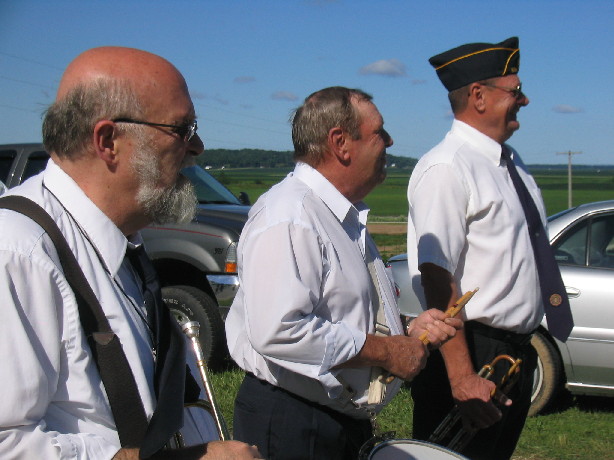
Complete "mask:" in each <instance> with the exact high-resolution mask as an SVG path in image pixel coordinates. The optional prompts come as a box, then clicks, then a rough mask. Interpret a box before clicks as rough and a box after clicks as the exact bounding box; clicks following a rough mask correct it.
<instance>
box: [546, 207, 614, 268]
mask: <svg viewBox="0 0 614 460" xmlns="http://www.w3.org/2000/svg"><path fill="white" fill-rule="evenodd" d="M553 249H554V256H555V258H556V260H557V262H558V263H559V264H561V265H578V266H589V267H598V268H614V214H607V215H602V216H596V217H592V218H590V219H585V220H583V221H581V222H579V223H578V224H576V225H574V226H573V227H572V228H571V229H569V230H567V231H566V232H565V234H564V235H563V236H562V237H561V238H559V239H558V241H557V242H556V243H555V244H554V245H553Z"/></svg>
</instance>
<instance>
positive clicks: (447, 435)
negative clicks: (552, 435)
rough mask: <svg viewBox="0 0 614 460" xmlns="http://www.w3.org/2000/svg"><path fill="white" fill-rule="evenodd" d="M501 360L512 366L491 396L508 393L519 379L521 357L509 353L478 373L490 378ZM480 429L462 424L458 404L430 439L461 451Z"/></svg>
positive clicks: (498, 357) (494, 360)
mask: <svg viewBox="0 0 614 460" xmlns="http://www.w3.org/2000/svg"><path fill="white" fill-rule="evenodd" d="M500 361H507V362H508V363H509V364H510V367H509V369H508V371H507V372H506V373H505V375H504V376H503V377H502V378H501V381H500V382H499V383H498V384H497V386H496V387H495V388H493V390H492V391H491V393H490V397H491V398H492V397H493V396H494V395H495V394H496V393H499V392H501V393H503V394H507V393H508V392H509V390H510V389H511V388H512V387H513V386H514V384H515V383H516V381H517V380H518V379H517V377H518V372H520V363H521V362H522V360H521V359H514V358H512V357H511V356H509V355H499V356H497V357H496V358H494V359H493V360H492V361H491V362H490V363H488V364H485V365H484V366H483V367H482V369H480V372H478V375H479V376H480V377H483V378H485V379H490V377H492V375H493V373H494V372H495V366H496V365H497V363H498V362H500ZM454 430H456V431H454ZM478 431H479V429H478V428H474V429H466V428H465V427H463V426H462V423H461V414H460V409H459V408H458V406H454V407H453V408H452V410H451V411H450V412H449V413H448V415H447V416H446V417H445V418H444V419H443V421H442V422H441V423H440V424H439V426H438V427H437V428H436V429H435V431H434V432H433V434H432V435H431V437H430V438H429V439H428V441H429V442H432V443H434V444H439V445H441V446H444V447H447V448H448V449H451V450H453V451H455V452H459V453H460V452H462V450H463V449H464V448H465V447H466V446H467V444H469V442H470V441H471V440H472V439H473V437H474V436H475V434H476V433H477V432H478ZM452 433H454V434H452Z"/></svg>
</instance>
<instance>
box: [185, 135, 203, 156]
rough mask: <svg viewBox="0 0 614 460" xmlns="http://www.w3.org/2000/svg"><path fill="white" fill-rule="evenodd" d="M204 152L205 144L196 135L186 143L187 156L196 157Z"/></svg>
mask: <svg viewBox="0 0 614 460" xmlns="http://www.w3.org/2000/svg"><path fill="white" fill-rule="evenodd" d="M204 151H205V143H204V142H203V141H202V139H201V138H200V136H199V135H198V133H194V136H192V139H190V140H189V142H188V152H187V153H188V154H189V155H193V156H195V157H197V156H198V155H200V154H201V153H203V152H204Z"/></svg>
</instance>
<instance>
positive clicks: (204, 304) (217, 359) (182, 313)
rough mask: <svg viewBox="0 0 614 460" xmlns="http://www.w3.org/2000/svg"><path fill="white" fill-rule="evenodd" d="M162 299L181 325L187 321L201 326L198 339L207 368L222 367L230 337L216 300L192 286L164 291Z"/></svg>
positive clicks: (172, 287)
mask: <svg viewBox="0 0 614 460" xmlns="http://www.w3.org/2000/svg"><path fill="white" fill-rule="evenodd" d="M162 298H163V299H164V302H166V304H167V305H168V307H169V309H170V311H171V313H172V315H173V317H174V318H175V319H176V320H177V322H178V323H179V324H180V325H181V324H184V323H186V322H187V321H197V322H198V323H199V324H200V330H199V336H198V338H199V342H200V346H201V348H202V351H203V355H204V358H205V361H206V362H207V366H208V367H210V368H215V367H217V366H219V365H220V364H221V363H222V362H223V361H224V359H225V358H226V354H227V352H226V334H225V330H224V322H223V321H222V317H221V316H220V312H219V307H218V305H217V303H216V302H215V300H213V299H212V298H211V297H210V296H208V295H207V294H205V293H204V292H203V291H201V290H200V289H197V288H195V287H192V286H169V287H165V288H162Z"/></svg>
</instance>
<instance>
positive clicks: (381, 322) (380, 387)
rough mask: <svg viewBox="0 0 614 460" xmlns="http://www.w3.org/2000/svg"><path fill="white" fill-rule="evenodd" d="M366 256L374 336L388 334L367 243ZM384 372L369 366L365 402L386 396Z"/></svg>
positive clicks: (388, 330)
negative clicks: (370, 289) (369, 375)
mask: <svg viewBox="0 0 614 460" xmlns="http://www.w3.org/2000/svg"><path fill="white" fill-rule="evenodd" d="M366 256H367V268H368V269H369V275H371V281H372V284H373V287H372V292H373V296H372V298H373V304H374V305H375V309H376V315H375V318H376V320H375V335H376V336H389V335H390V327H388V321H386V313H385V311H384V305H383V300H382V294H381V291H380V287H379V280H378V278H377V271H376V269H375V263H374V257H373V256H372V251H371V250H369V245H368V244H367V250H366ZM383 374H384V370H383V369H382V368H381V367H372V368H371V378H370V381H369V394H368V397H367V404H381V403H382V402H383V401H384V398H385V397H386V383H385V382H383V381H382V379H381V378H380V377H381V376H382V375H383Z"/></svg>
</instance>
